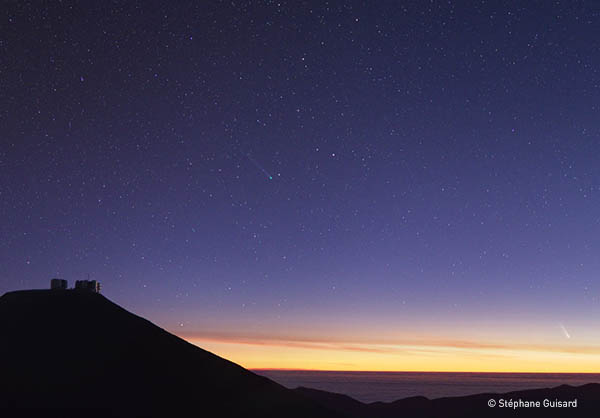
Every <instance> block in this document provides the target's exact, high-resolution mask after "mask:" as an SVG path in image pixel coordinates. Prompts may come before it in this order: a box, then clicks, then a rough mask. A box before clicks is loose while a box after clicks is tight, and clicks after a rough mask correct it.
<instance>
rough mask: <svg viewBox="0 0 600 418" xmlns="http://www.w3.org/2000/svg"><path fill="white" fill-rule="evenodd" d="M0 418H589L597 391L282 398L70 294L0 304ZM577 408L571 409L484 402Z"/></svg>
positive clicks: (32, 295) (274, 389) (201, 353)
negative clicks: (510, 403)
mask: <svg viewBox="0 0 600 418" xmlns="http://www.w3.org/2000/svg"><path fill="white" fill-rule="evenodd" d="M0 336H1V338H2V340H1V344H0V359H2V367H1V370H0V416H1V417H22V416H28V417H29V416H31V417H50V416H51V417H61V418H62V417H67V416H79V417H82V416H85V417H176V416H190V415H197V416H211V417H212V416H214V417H317V418H318V417H332V418H333V417H348V418H358V417H367V418H371V417H372V418H391V417H394V418H396V417H515V416H519V417H554V416H566V417H579V416H583V417H588V416H589V417H596V416H597V414H598V411H599V410H600V384H587V385H583V386H578V387H573V386H568V385H562V386H558V387H555V388H547V389H536V390H527V391H518V392H509V393H506V394H502V395H499V394H479V395H473V396H463V397H454V398H439V399H432V400H429V399H427V398H424V397H412V398H406V399H400V400H398V401H395V402H390V403H385V402H374V403H371V404H365V403H362V402H359V401H357V400H355V399H353V398H351V397H349V396H346V395H341V394H336V393H330V392H325V391H320V390H316V389H309V388H298V389H295V390H289V389H286V388H284V387H283V386H281V385H279V384H277V383H275V382H273V381H271V380H269V379H267V378H265V377H262V376H258V375H256V374H254V373H252V372H250V371H248V370H246V369H244V368H242V367H240V366H238V365H237V364H235V363H232V362H230V361H228V360H225V359H222V358H220V357H218V356H216V355H214V354H212V353H210V352H208V351H206V350H202V349H200V348H198V347H196V346H194V345H192V344H190V343H188V342H186V341H184V340H182V339H181V338H179V337H176V336H175V335H172V334H170V333H168V332H167V331H165V330H163V329H161V328H159V327H157V326H156V325H154V324H152V323H151V322H149V321H147V320H145V319H143V318H141V317H139V316H136V315H134V314H132V313H130V312H128V311H126V310H125V309H123V308H121V307H120V306H118V305H116V304H114V303H113V302H111V301H110V300H108V299H107V298H105V297H104V296H102V295H100V294H97V293H92V292H88V291H76V290H29V291H17V292H10V293H6V294H5V295H3V296H2V297H0ZM500 398H503V399H507V400H508V399H513V400H518V399H523V400H528V401H533V400H539V401H543V399H550V400H554V399H559V400H563V401H564V400H573V399H577V401H578V406H577V408H535V409H525V408H520V409H518V410H516V411H515V410H513V409H509V408H500V407H499V406H498V405H496V406H495V407H494V408H490V407H489V406H488V401H489V400H490V399H494V400H495V401H496V402H498V401H499V399H500Z"/></svg>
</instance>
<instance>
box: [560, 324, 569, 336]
mask: <svg viewBox="0 0 600 418" xmlns="http://www.w3.org/2000/svg"><path fill="white" fill-rule="evenodd" d="M558 326H559V327H560V329H561V331H562V332H563V334H564V335H565V337H567V339H571V335H570V334H569V331H567V329H566V328H565V326H564V325H563V324H560V323H559V324H558Z"/></svg>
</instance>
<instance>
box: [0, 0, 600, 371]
mask: <svg viewBox="0 0 600 418" xmlns="http://www.w3.org/2000/svg"><path fill="white" fill-rule="evenodd" d="M169 3H171V4H169ZM0 13H1V14H0V19H1V20H0V135H1V136H0V141H1V147H0V216H1V219H2V222H1V223H0V293H4V292H6V291H10V290H15V289H26V288H43V287H47V286H48V284H49V279H50V278H51V277H60V278H64V279H67V280H69V281H70V283H73V282H74V281H75V280H76V279H83V278H86V277H87V275H88V274H89V275H90V277H91V278H93V279H97V280H100V281H101V282H102V285H103V293H104V294H105V295H106V296H107V297H109V298H110V299H112V300H113V301H115V302H117V303H119V304H120V305H122V306H124V307H125V308H127V309H129V310H131V311H133V312H135V313H137V314H140V315H142V316H145V317H147V318H148V319H150V320H152V321H153V322H155V323H157V324H159V325H161V326H163V327H165V328H166V329H168V330H170V331H172V332H174V333H176V334H177V335H180V336H182V337H184V338H186V339H188V340H190V341H192V342H194V343H196V344H198V345H200V346H202V347H205V348H207V349H209V350H211V351H214V352H215V353H217V354H220V355H223V356H225V357H227V358H230V359H232V360H234V361H237V362H239V363H240V364H242V365H244V366H246V367H283V368H320V369H330V370H332V369H354V370H486V371H579V372H581V371H590V372H591V371H595V372H600V319H599V318H600V300H599V296H600V293H599V292H600V285H599V283H598V280H599V276H598V275H599V272H600V257H599V256H598V254H599V251H600V164H599V162H598V156H599V155H600V6H599V4H598V2H592V1H590V2H577V1H566V2H546V1H543V2H533V1H532V2H529V1H528V2H523V1H514V2H499V1H490V2H486V1H480V2H471V3H468V2H458V3H454V2H448V1H443V2H442V1H439V2H438V1H433V2H431V3H430V2H424V1H415V2H396V1H377V2H358V1H350V2H348V1H343V2H342V1H330V2H322V1H305V2H296V1H293V2H285V1H253V2H244V1H234V2H231V1H227V2H216V1H212V2H209V1H206V2H205V1H197V2H191V1H178V2H175V3H173V2H158V1H127V2H125V1H112V2H69V1H63V2H61V3H58V2H52V3H48V2H36V1H34V2H16V1H15V2H8V3H7V4H5V5H4V6H3V7H2V11H1V12H0Z"/></svg>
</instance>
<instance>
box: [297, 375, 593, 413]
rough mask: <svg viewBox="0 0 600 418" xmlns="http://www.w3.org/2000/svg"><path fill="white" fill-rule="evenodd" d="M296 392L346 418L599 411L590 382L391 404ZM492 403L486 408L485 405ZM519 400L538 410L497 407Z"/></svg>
mask: <svg viewBox="0 0 600 418" xmlns="http://www.w3.org/2000/svg"><path fill="white" fill-rule="evenodd" d="M294 390H295V391H296V392H297V393H300V394H302V395H303V396H304V397H306V398H310V399H313V400H315V401H316V402H318V403H320V404H321V405H324V406H327V408H329V409H330V410H333V411H336V412H338V413H340V414H342V415H343V416H345V417H348V418H362V417H371V418H396V417H404V416H406V417H429V418H434V417H436V418H437V417H439V418H446V417H455V418H459V417H461V418H479V417H506V418H508V417H532V418H533V417H535V418H537V417H597V416H598V414H599V411H600V384H598V383H590V384H586V385H582V386H569V385H561V386H557V387H554V388H545V389H531V390H521V391H515V392H508V393H503V394H497V393H481V394H477V395H470V396H457V397H448V398H438V399H428V398H426V397H423V396H414V397H410V398H405V399H400V400H397V401H394V402H373V403H369V404H366V403H362V402H359V401H357V400H355V399H353V398H351V397H349V396H346V395H342V394H338V393H331V392H326V391H322V390H317V389H310V388H305V387H299V388H297V389H294ZM490 399H493V400H494V402H495V404H494V406H493V407H490V406H489V404H488V402H489V401H490ZM500 399H504V400H505V401H509V400H513V401H515V402H517V401H518V400H519V399H520V400H523V401H539V402H540V405H541V406H540V407H535V408H534V407H527V408H525V407H519V408H518V409H513V408H511V407H507V406H504V407H500V404H499V401H500ZM557 399H558V400H560V401H572V400H574V399H576V400H577V407H560V408H559V407H544V406H543V402H544V400H548V401H555V400H557Z"/></svg>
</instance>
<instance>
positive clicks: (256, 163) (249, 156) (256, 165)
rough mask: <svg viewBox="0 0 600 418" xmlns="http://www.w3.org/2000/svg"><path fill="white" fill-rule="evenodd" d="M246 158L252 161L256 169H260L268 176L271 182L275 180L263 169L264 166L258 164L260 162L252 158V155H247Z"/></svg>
mask: <svg viewBox="0 0 600 418" xmlns="http://www.w3.org/2000/svg"><path fill="white" fill-rule="evenodd" d="M246 157H247V158H248V160H250V162H251V163H252V164H254V166H255V167H256V168H258V169H259V170H260V171H262V172H263V174H264V175H265V176H267V178H268V179H269V180H273V176H272V175H271V174H269V172H268V171H267V170H265V169H264V168H263V166H262V165H260V164H259V163H258V161H256V160H255V159H254V158H252V156H251V155H250V154H246Z"/></svg>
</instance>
